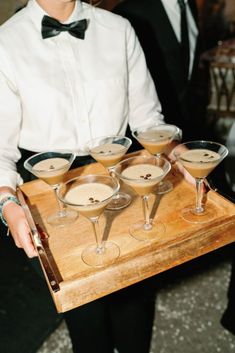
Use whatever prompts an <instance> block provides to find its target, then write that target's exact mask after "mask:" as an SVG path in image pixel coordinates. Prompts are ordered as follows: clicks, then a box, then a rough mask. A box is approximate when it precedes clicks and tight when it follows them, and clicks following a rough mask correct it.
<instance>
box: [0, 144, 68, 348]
mask: <svg viewBox="0 0 235 353" xmlns="http://www.w3.org/2000/svg"><path fill="white" fill-rule="evenodd" d="M21 153H22V158H21V160H20V161H19V162H18V163H17V167H18V171H19V172H20V174H21V176H22V177H23V179H24V181H30V180H32V179H33V178H34V177H33V175H32V174H31V173H29V172H28V171H27V170H25V169H24V167H23V162H24V161H25V160H26V159H27V158H29V157H31V156H32V155H33V154H34V152H30V151H26V150H21ZM6 233H7V228H6V227H5V226H4V225H3V224H2V223H0V237H1V246H0V267H1V269H2V271H1V272H0V332H1V339H0V352H7V353H18V352H24V353H35V352H36V351H37V349H38V348H39V347H40V346H41V344H42V343H43V341H44V340H45V339H46V338H47V337H48V335H50V334H51V333H52V332H53V331H54V330H55V328H56V327H57V326H58V325H59V323H60V322H61V320H62V318H63V317H62V315H59V314H58V313H57V312H56V309H55V306H54V303H53V301H52V299H51V296H50V294H49V289H48V287H47V285H46V282H45V279H44V276H43V274H42V271H41V267H40V264H39V261H38V259H37V258H35V259H28V258H27V256H26V255H25V253H24V251H23V250H22V249H18V248H17V247H16V246H15V244H14V241H13V239H12V238H11V236H9V237H8V236H7V235H6ZM38 274H39V275H38Z"/></svg>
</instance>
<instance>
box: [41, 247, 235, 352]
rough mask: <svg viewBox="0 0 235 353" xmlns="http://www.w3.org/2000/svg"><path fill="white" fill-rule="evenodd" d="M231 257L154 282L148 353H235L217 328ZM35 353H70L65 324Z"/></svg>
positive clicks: (222, 254) (218, 255)
mask: <svg viewBox="0 0 235 353" xmlns="http://www.w3.org/2000/svg"><path fill="white" fill-rule="evenodd" d="M232 256H233V253H232V248H231V246H227V247H226V248H223V249H221V250H219V251H217V252H215V253H211V254H209V255H206V256H204V257H202V258H200V259H197V260H194V261H191V262H189V263H187V264H184V265H183V266H180V267H178V268H175V269H173V270H170V271H168V272H167V273H164V274H161V275H159V277H156V279H157V278H159V281H161V285H160V289H159V291H158V295H157V298H156V313H155V323H154V327H153V338H152V348H151V353H182V352H187V353H217V352H221V353H234V352H235V336H233V335H232V334H230V333H229V332H228V331H226V330H225V329H224V328H223V327H222V326H221V325H220V318H221V315H222V313H223V311H224V309H225V307H226V304H227V288H228V284H229V279H230V272H231V258H232ZM234 300H235V298H234ZM37 353H72V349H71V342H70V339H69V336H68V332H67V328H66V325H65V323H64V322H62V323H61V325H60V326H59V327H58V329H57V330H56V331H55V332H54V333H53V334H52V335H51V336H50V337H49V338H48V339H47V340H46V341H45V342H44V344H43V345H42V347H41V348H40V349H39V350H38V352H37ZM94 353H95V352H94ZM130 353H132V352H130Z"/></svg>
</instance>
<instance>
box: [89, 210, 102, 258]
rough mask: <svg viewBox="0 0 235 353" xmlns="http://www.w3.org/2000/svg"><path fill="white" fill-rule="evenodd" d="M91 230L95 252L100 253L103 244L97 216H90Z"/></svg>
mask: <svg viewBox="0 0 235 353" xmlns="http://www.w3.org/2000/svg"><path fill="white" fill-rule="evenodd" d="M90 221H91V224H92V228H93V232H94V235H95V241H96V254H98V255H101V254H102V253H103V252H104V245H103V241H102V238H101V234H100V227H99V220H98V217H93V218H90Z"/></svg>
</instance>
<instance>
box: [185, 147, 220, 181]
mask: <svg viewBox="0 0 235 353" xmlns="http://www.w3.org/2000/svg"><path fill="white" fill-rule="evenodd" d="M179 159H180V161H181V163H182V165H183V166H184V168H185V169H187V171H188V172H189V173H190V174H191V175H192V176H193V177H194V178H206V177H207V176H208V175H209V174H210V172H211V171H212V170H213V169H214V168H215V167H216V166H217V164H219V162H220V160H221V156H220V155H219V153H217V152H214V151H211V150H209V149H204V148H202V149H191V150H188V151H185V152H183V153H182V154H181V155H180V158H179Z"/></svg>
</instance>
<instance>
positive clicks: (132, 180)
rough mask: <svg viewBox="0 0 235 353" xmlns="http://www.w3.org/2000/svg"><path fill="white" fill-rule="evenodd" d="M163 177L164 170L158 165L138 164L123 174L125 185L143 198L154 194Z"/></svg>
mask: <svg viewBox="0 0 235 353" xmlns="http://www.w3.org/2000/svg"><path fill="white" fill-rule="evenodd" d="M162 175H164V171H163V169H162V168H160V167H158V166H156V165H151V164H138V165H134V166H130V167H128V168H126V169H125V170H124V171H123V172H122V173H121V178H125V183H126V184H127V185H129V186H131V187H132V188H133V189H134V190H135V192H136V193H137V194H139V195H141V196H142V195H147V194H149V193H151V192H153V190H154V187H155V186H156V184H157V183H158V182H159V181H160V180H161V179H162Z"/></svg>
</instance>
